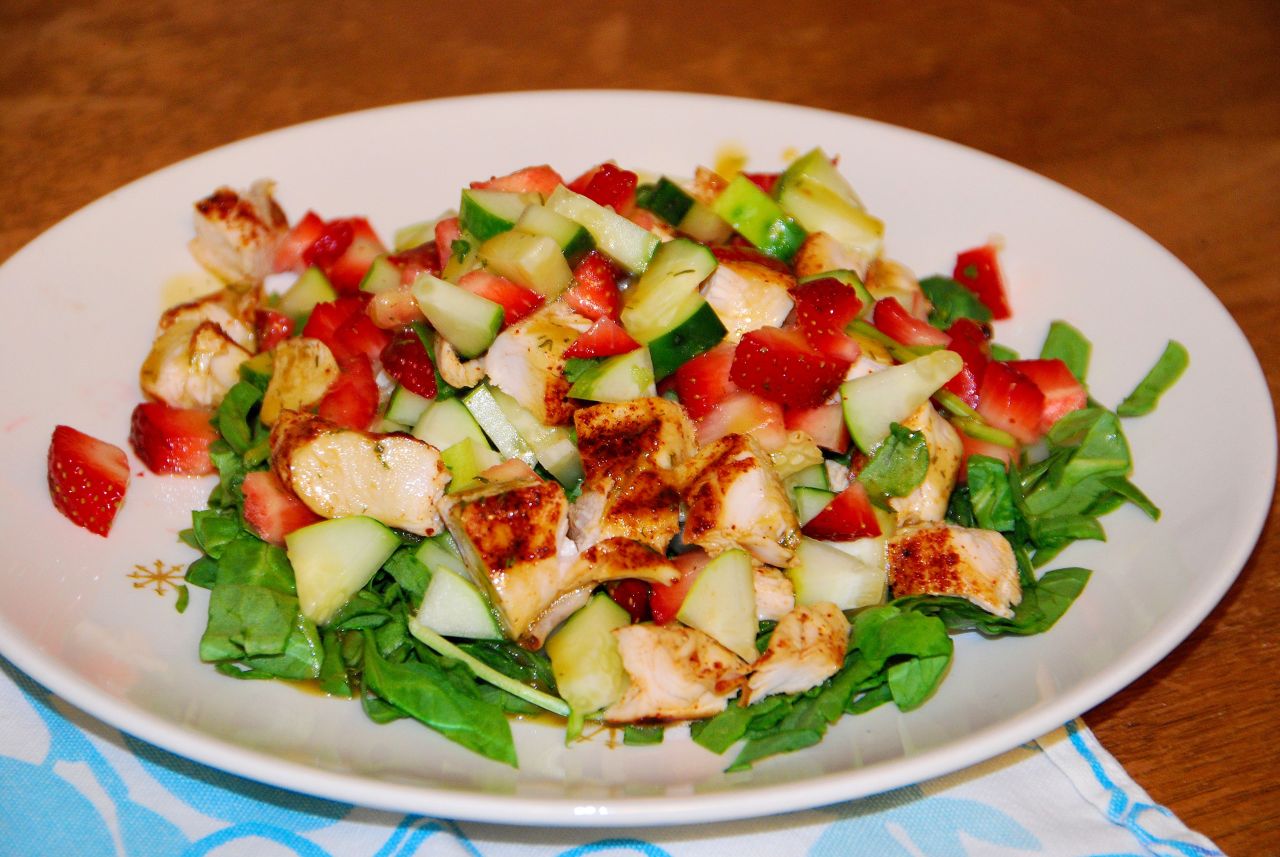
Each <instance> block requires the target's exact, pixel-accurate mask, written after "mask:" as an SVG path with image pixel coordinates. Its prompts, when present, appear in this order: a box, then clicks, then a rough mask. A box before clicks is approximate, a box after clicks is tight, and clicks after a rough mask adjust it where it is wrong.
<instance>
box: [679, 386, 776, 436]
mask: <svg viewBox="0 0 1280 857" xmlns="http://www.w3.org/2000/svg"><path fill="white" fill-rule="evenodd" d="M697 423H698V425H697V430H698V446H706V445H707V444H709V443H714V442H715V441H717V440H719V439H720V438H722V437H725V436H726V435H731V434H749V435H751V436H752V437H754V438H755V439H756V441H757V442H759V444H760V446H762V447H763V448H764V449H765V451H772V450H778V449H781V448H782V447H784V446H786V443H787V429H786V425H785V423H784V422H783V419H782V406H781V405H779V404H778V403H777V402H771V401H769V400H768V399H765V398H762V397H760V396H757V395H756V394H755V393H748V392H746V391H745V390H739V391H738V392H736V393H734V394H732V395H730V396H727V397H725V398H724V399H723V400H721V401H720V402H718V403H717V404H716V406H715V407H714V408H712V409H711V411H710V412H709V413H708V414H706V415H705V416H703V417H702V419H700V420H698V421H697Z"/></svg>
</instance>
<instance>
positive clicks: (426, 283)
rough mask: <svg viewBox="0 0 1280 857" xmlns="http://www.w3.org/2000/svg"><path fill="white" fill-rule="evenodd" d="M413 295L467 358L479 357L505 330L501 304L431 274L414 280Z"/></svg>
mask: <svg viewBox="0 0 1280 857" xmlns="http://www.w3.org/2000/svg"><path fill="white" fill-rule="evenodd" d="M412 292H413V298H414V300H416V301H417V302H418V306H419V307H420V308H421V309H422V313H423V315H425V316H426V317H427V321H429V322H431V326H432V327H434V328H435V329H436V330H437V331H438V332H439V334H440V335H441V336H443V337H444V338H445V339H446V340H448V342H449V344H450V345H452V346H453V347H454V349H455V350H456V351H457V352H458V354H459V355H460V356H461V357H462V358H463V359H464V360H469V359H471V358H472V357H479V356H480V355H481V354H483V353H484V352H485V351H486V350H488V348H489V346H490V345H492V344H493V340H494V339H496V338H497V337H498V331H499V330H501V329H502V317H503V310H502V305H501V304H498V303H494V302H493V301H491V300H489V299H487V298H482V297H480V296H479V295H473V294H472V293H471V292H469V291H467V290H466V289H463V288H459V287H458V286H455V285H454V284H453V283H450V282H448V281H446V280H442V279H440V278H439V277H436V276H433V275H431V274H423V275H422V276H420V277H418V279H417V280H415V281H414V283H413V287H412Z"/></svg>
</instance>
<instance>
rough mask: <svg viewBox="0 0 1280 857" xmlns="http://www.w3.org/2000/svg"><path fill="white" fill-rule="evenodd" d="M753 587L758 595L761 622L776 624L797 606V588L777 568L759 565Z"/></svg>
mask: <svg viewBox="0 0 1280 857" xmlns="http://www.w3.org/2000/svg"><path fill="white" fill-rule="evenodd" d="M753 575H754V576H753V578H752V581H751V582H752V585H753V587H754V589H755V595H756V618H757V619H759V620H760V621H761V622H776V621H777V620H778V619H781V618H782V617H783V616H785V615H787V614H788V613H790V612H791V609H792V608H793V607H795V606H796V588H795V587H794V586H792V584H791V578H789V577H787V576H786V575H785V574H783V573H782V572H780V571H778V569H776V568H771V567H769V566H767V565H757V566H755V568H754V569H753Z"/></svg>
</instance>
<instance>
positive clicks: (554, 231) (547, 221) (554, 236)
mask: <svg viewBox="0 0 1280 857" xmlns="http://www.w3.org/2000/svg"><path fill="white" fill-rule="evenodd" d="M515 228H516V229H518V230H520V231H521V232H528V233H529V234H530V235H545V236H547V237H548V238H550V239H551V240H552V241H555V242H556V246H557V247H559V248H560V252H561V253H562V254H563V255H564V257H565V258H566V259H572V258H574V257H576V256H580V255H582V254H583V253H586V252H587V251H588V250H590V249H591V248H592V247H594V246H596V242H595V240H594V239H593V238H592V237H591V233H590V232H588V231H587V228H586V227H585V226H583V225H582V224H581V223H578V222H576V221H573V220H570V219H569V218H567V217H565V216H564V215H563V214H556V213H555V212H554V211H552V210H551V209H549V208H547V207H546V206H545V205H530V206H528V207H526V208H525V210H524V212H523V213H522V214H521V215H520V219H519V220H517V221H516V227H515Z"/></svg>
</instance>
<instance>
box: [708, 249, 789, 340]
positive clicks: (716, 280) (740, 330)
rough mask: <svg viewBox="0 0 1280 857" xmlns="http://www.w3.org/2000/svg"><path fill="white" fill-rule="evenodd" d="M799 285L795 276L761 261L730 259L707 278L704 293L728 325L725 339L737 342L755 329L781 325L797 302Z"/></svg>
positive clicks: (725, 324)
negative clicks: (795, 292) (794, 293)
mask: <svg viewBox="0 0 1280 857" xmlns="http://www.w3.org/2000/svg"><path fill="white" fill-rule="evenodd" d="M795 285H796V279H795V277H793V276H791V275H790V274H784V273H782V272H781V271H777V270H775V269H773V268H770V267H767V266H765V265H761V264H760V263H759V262H750V261H727V262H721V263H720V264H719V265H718V266H716V270H715V272H714V273H713V274H712V275H711V276H710V277H708V278H707V282H706V284H705V285H704V286H703V287H702V296H703V297H704V298H706V299H707V303H709V304H711V308H712V309H713V310H715V311H716V315H718V316H719V317H720V321H722V322H724V326H725V327H726V328H727V329H728V331H729V332H728V334H727V335H726V336H725V339H726V340H727V341H729V342H737V341H738V340H740V339H742V335H743V334H744V333H748V332H750V331H752V330H756V329H758V328H761V327H781V326H782V323H783V322H784V321H786V320H787V316H788V315H790V314H791V307H792V306H794V304H795V302H794V301H793V300H791V290H792V289H793V288H795Z"/></svg>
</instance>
